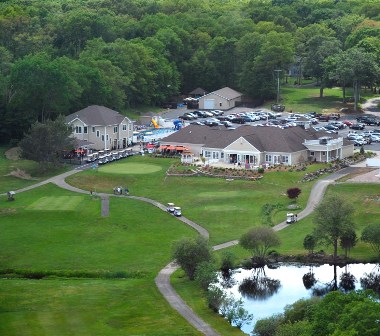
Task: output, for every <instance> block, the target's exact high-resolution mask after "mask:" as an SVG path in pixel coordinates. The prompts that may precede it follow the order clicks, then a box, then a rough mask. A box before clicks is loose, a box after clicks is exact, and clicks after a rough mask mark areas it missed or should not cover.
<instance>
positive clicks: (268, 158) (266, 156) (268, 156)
mask: <svg viewBox="0 0 380 336" xmlns="http://www.w3.org/2000/svg"><path fill="white" fill-rule="evenodd" d="M265 161H266V162H272V155H270V154H265Z"/></svg>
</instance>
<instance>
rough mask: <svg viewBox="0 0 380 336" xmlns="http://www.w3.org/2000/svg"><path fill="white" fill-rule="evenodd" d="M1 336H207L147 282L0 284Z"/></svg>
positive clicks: (27, 282) (88, 280)
mask: <svg viewBox="0 0 380 336" xmlns="http://www.w3.org/2000/svg"><path fill="white" fill-rule="evenodd" d="M0 297H1V299H0V335H2V336H20V335H23V336H41V335H46V336H71V335H81V336H98V335H102V336H103V335H110V336H119V335H156V336H177V335H189V336H190V335H191V336H198V335H202V334H201V333H198V332H197V331H196V330H195V329H194V328H193V327H192V326H191V325H189V324H188V323H187V322H186V321H184V320H183V318H182V317H181V316H179V315H178V314H177V313H176V312H175V311H174V310H173V309H172V308H171V307H170V306H169V304H168V303H167V302H166V301H165V300H164V299H163V298H162V296H161V293H159V292H158V290H157V289H156V287H155V286H154V283H153V282H152V281H151V280H149V279H146V278H143V279H128V280H122V279H120V280H97V279H85V280H84V279H55V280H24V279H23V280H15V279H14V280H0Z"/></svg>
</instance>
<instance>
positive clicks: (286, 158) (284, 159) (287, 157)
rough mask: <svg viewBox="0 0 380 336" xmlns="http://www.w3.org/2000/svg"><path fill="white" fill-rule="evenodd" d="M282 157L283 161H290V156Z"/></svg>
mask: <svg viewBox="0 0 380 336" xmlns="http://www.w3.org/2000/svg"><path fill="white" fill-rule="evenodd" d="M281 159H282V162H283V163H289V156H283V157H282V158H281Z"/></svg>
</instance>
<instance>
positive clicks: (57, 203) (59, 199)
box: [26, 196, 84, 210]
mask: <svg viewBox="0 0 380 336" xmlns="http://www.w3.org/2000/svg"><path fill="white" fill-rule="evenodd" d="M83 199H84V197H83V196H56V197H54V196H45V197H41V198H39V199H38V200H37V201H35V202H33V203H32V204H30V205H29V206H28V207H27V208H26V209H27V210H75V209H76V208H77V207H78V205H79V204H80V203H81V202H82V201H83Z"/></svg>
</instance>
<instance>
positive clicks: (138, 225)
mask: <svg viewBox="0 0 380 336" xmlns="http://www.w3.org/2000/svg"><path fill="white" fill-rule="evenodd" d="M100 209H101V202H100V199H99V198H97V197H91V196H90V195H78V194H75V193H72V192H69V191H67V190H63V189H60V188H58V187H57V186H55V185H52V184H48V185H45V186H42V187H39V188H37V189H33V190H30V191H28V192H24V193H20V194H17V195H16V200H15V201H14V202H8V201H7V200H6V197H5V196H2V197H0V231H1V235H0V269H1V270H2V271H4V270H6V269H16V270H24V271H25V270H33V271H60V272H62V274H66V273H69V272H71V271H76V272H78V273H80V272H81V271H86V272H90V273H91V272H97V271H112V272H125V273H126V274H131V276H132V278H127V279H107V280H106V279H96V278H93V279H88V278H86V279H70V278H68V279H65V278H64V277H63V278H54V277H51V278H49V279H42V280H30V279H29V280H28V279H2V280H0V298H1V299H0V335H121V334H122V335H199V333H198V332H197V331H196V330H195V329H194V328H193V327H191V326H190V325H188V323H187V322H186V321H185V320H184V319H183V318H182V317H181V316H179V314H177V313H176V311H174V310H173V309H171V308H170V307H169V305H168V303H167V302H166V301H165V300H164V299H163V298H162V296H161V294H160V293H159V291H158V290H157V288H156V286H155V284H154V277H155V276H156V275H157V273H158V271H159V270H160V269H161V268H162V267H164V266H165V265H166V264H167V263H168V262H170V260H171V245H172V242H173V241H174V240H176V239H180V238H182V237H191V236H195V235H196V234H197V233H196V232H195V231H194V230H193V229H191V228H189V227H187V226H186V225H184V224H182V223H181V222H179V221H178V220H176V219H175V218H174V217H173V216H171V215H169V214H167V213H166V212H163V211H162V210H160V209H158V208H156V207H154V206H152V205H150V204H147V203H144V202H140V201H135V200H131V199H125V198H116V197H111V199H110V216H109V217H107V218H104V217H101V213H100ZM8 272H9V271H8ZM65 272H66V273H65ZM227 327H228V326H227Z"/></svg>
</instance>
